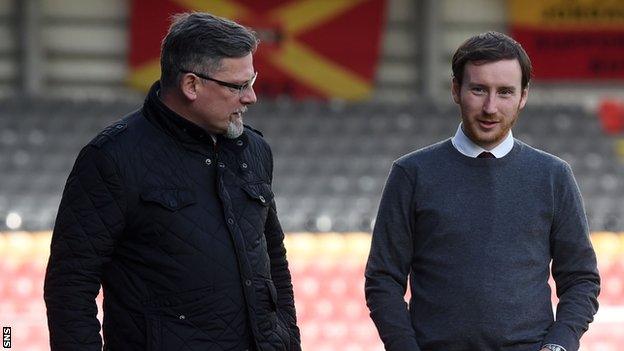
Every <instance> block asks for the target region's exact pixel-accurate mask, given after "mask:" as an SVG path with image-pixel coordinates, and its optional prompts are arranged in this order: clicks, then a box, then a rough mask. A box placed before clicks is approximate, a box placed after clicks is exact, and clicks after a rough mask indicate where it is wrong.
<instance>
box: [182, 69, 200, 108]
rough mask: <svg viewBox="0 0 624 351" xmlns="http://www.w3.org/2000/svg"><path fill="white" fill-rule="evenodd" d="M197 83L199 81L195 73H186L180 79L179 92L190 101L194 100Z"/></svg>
mask: <svg viewBox="0 0 624 351" xmlns="http://www.w3.org/2000/svg"><path fill="white" fill-rule="evenodd" d="M199 84H200V81H199V78H198V77H197V76H196V75H194V74H191V73H186V74H184V75H183V76H182V78H181V79H180V92H181V93H182V95H184V97H186V98H187V99H189V100H190V101H195V100H196V99H197V89H198V86H199Z"/></svg>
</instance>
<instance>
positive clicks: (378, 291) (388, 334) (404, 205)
mask: <svg viewBox="0 0 624 351" xmlns="http://www.w3.org/2000/svg"><path fill="white" fill-rule="evenodd" d="M413 191H414V185H413V184H412V180H411V179H410V177H409V176H408V174H407V172H406V170H405V169H404V168H402V167H401V166H400V165H398V164H396V163H395V164H394V165H393V167H392V169H391V170H390V175H389V176H388V180H387V182H386V185H385V188H384V191H383V195H382V198H381V202H380V204H379V211H378V213H377V219H376V221H375V228H374V229H373V237H372V243H371V249H370V254H369V257H368V262H367V264H366V272H365V275H366V282H365V294H366V304H367V305H368V308H369V309H370V316H371V318H372V320H373V322H375V325H376V327H377V330H378V331H379V335H380V337H381V340H382V341H383V343H384V345H385V347H386V350H389V351H402V350H411V351H418V350H420V348H419V347H418V344H417V342H416V334H415V332H414V329H413V328H412V324H411V318H410V315H409V311H408V309H407V305H406V303H405V299H404V296H405V291H406V287H407V277H408V274H409V271H410V265H411V261H412V255H413V247H414V246H413V244H412V238H413V233H412V229H413V225H412V220H413V213H412V197H413Z"/></svg>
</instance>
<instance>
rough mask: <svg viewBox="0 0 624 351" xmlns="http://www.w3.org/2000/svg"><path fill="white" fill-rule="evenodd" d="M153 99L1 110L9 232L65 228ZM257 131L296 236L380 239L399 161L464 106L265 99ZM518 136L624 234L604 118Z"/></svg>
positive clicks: (538, 118) (571, 120) (543, 116)
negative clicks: (113, 142) (111, 139)
mask: <svg viewBox="0 0 624 351" xmlns="http://www.w3.org/2000/svg"><path fill="white" fill-rule="evenodd" d="M140 105H141V101H113V102H106V101H78V100H77V101H68V100H63V101H59V100H42V101H36V102H33V101H28V100H20V99H13V100H7V101H3V102H2V103H0V150H1V152H0V170H1V172H0V230H3V229H8V228H10V227H8V226H7V225H6V223H4V222H5V221H4V219H5V218H6V216H7V215H9V214H10V213H16V214H17V215H19V216H20V218H21V227H20V228H21V229H26V230H41V229H49V228H51V227H52V226H53V223H54V217H55V214H56V210H57V207H58V203H59V200H60V195H61V192H62V189H63V185H64V183H65V179H66V178H67V175H68V174H69V171H70V169H71V167H72V164H73V162H74V159H75V157H76V155H77V153H78V151H79V150H80V148H81V147H82V146H83V145H84V144H85V143H86V142H88V140H90V139H91V138H92V137H93V136H94V135H95V134H96V133H97V132H98V131H99V130H101V129H102V128H103V127H104V126H106V125H108V124H109V123H111V122H112V121H114V120H116V119H119V118H120V117H122V116H124V115H125V114H127V113H128V112H130V111H133V110H135V109H136V108H138V107H139V106H140ZM246 121H247V123H250V124H252V125H253V126H254V127H255V128H257V129H259V130H261V131H263V133H264V135H265V138H266V139H267V140H268V141H269V142H270V144H271V145H272V148H273V154H274V158H275V162H274V164H275V170H274V178H275V182H274V191H275V193H276V197H277V205H278V210H279V211H280V219H281V220H282V224H283V227H284V228H285V229H286V230H287V231H300V230H307V231H354V230H359V231H362V230H364V231H368V230H370V228H371V224H372V222H373V221H374V218H375V215H376V210H377V203H378V201H379V197H380V195H381V191H382V189H383V184H384V182H385V179H386V177H387V174H388V170H389V168H390V166H391V163H392V161H393V160H394V159H396V158H398V157H399V156H401V155H403V154H405V153H408V152H410V151H412V150H415V149H418V148H420V147H423V146H426V145H428V144H431V143H433V142H436V141H439V140H441V139H446V138H448V137H450V136H452V135H453V133H454V132H455V130H456V128H457V126H458V124H459V118H458V111H457V108H456V106H452V105H433V104H431V103H428V102H426V101H419V102H416V103H414V104H410V105H391V104H387V103H375V102H371V103H359V104H345V103H338V102H330V103H321V102H316V101H304V102H293V101H289V100H275V101H264V102H261V103H259V104H257V105H256V106H253V107H251V108H250V110H249V112H248V114H247V116H246ZM514 135H515V136H516V137H518V138H520V139H522V140H524V141H525V142H527V143H529V144H531V145H534V146H536V147H538V148H542V149H544V150H546V151H548V152H552V153H554V154H556V155H559V156H560V157H562V158H563V159H564V160H566V161H567V162H569V163H570V165H571V166H572V168H573V169H574V171H575V174H576V177H577V180H578V182H579V185H580V188H581V191H582V193H583V195H584V199H585V203H586V207H587V212H588V215H589V219H590V226H591V229H592V230H621V229H624V207H623V206H621V199H622V198H624V177H623V176H622V175H623V174H624V163H623V162H622V160H621V159H620V158H619V157H618V155H617V154H616V152H615V150H616V144H617V142H618V140H619V139H618V138H617V137H615V136H607V135H604V134H603V133H602V131H601V128H600V123H599V121H598V120H597V117H596V115H595V114H594V113H590V112H587V111H585V110H582V109H580V108H578V107H574V106H532V107H528V108H527V109H526V110H525V111H524V112H523V113H522V115H521V117H520V119H519V121H518V123H517V125H516V126H515V127H514Z"/></svg>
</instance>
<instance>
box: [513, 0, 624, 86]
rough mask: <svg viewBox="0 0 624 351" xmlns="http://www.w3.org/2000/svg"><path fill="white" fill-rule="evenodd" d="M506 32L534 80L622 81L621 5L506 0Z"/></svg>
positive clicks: (609, 0)
mask: <svg viewBox="0 0 624 351" xmlns="http://www.w3.org/2000/svg"><path fill="white" fill-rule="evenodd" d="M507 5H508V12H509V13H508V15H509V32H510V34H511V35H512V36H513V37H514V38H515V39H516V40H517V41H519V42H520V43H521V44H522V46H523V47H524V48H525V50H526V51H527V53H528V54H529V56H530V57H531V62H532V63H533V68H534V72H535V78H536V79H538V80H546V81H549V80H550V81H553V80H558V81H565V80H570V81H588V80H592V81H600V80H603V81H622V80H624V1H622V0H604V1H596V0H540V1H526V0H507Z"/></svg>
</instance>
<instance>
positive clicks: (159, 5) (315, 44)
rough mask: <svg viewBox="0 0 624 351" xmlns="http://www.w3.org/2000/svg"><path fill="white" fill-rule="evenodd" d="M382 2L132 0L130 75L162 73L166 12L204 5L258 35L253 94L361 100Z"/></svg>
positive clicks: (373, 61)
mask: <svg viewBox="0 0 624 351" xmlns="http://www.w3.org/2000/svg"><path fill="white" fill-rule="evenodd" d="M385 8H386V6H385V0H264V1H259V0H162V1H150V0H133V3H132V18H131V25H130V27H131V28H130V31H131V35H130V48H131V49H130V56H129V59H130V77H129V80H130V83H131V85H132V86H134V87H137V88H139V89H143V90H146V89H147V88H149V86H150V85H151V84H152V83H153V82H154V81H155V80H156V79H158V77H159V75H160V65H159V54H160V43H161V41H162V38H163V37H164V35H165V34H166V32H167V29H168V27H169V23H170V22H169V21H170V16H171V15H172V14H175V13H179V12H189V11H203V12H209V13H212V14H214V15H216V16H221V17H226V18H229V19H231V20H234V21H236V22H239V23H241V24H243V25H245V26H248V27H251V28H253V29H254V30H255V31H256V32H257V33H258V34H259V36H260V39H261V44H260V46H259V48H258V51H257V52H256V54H255V55H254V65H255V67H256V70H257V71H258V72H259V75H258V81H257V83H256V85H255V86H254V87H256V90H257V92H258V93H259V94H264V95H271V96H276V95H282V94H286V95H290V96H293V97H295V98H307V97H316V98H341V99H347V100H360V99H365V98H367V97H369V96H370V95H371V93H372V90H373V82H374V77H375V71H376V68H377V62H378V58H379V54H380V41H381V32H382V29H383V23H384V18H385Z"/></svg>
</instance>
